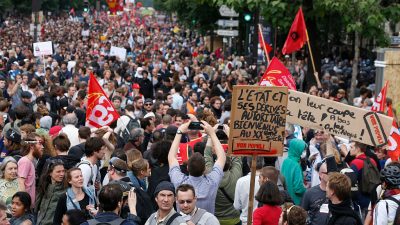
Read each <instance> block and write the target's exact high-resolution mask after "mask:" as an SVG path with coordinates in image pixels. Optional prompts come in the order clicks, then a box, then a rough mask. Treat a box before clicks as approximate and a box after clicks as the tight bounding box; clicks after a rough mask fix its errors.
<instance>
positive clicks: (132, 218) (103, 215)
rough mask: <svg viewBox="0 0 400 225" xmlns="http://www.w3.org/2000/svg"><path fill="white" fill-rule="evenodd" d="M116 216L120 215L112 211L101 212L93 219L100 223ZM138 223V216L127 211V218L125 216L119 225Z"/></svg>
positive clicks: (86, 223)
mask: <svg viewBox="0 0 400 225" xmlns="http://www.w3.org/2000/svg"><path fill="white" fill-rule="evenodd" d="M118 218H120V217H119V216H118V215H117V214H115V213H113V212H101V213H98V214H97V215H96V216H95V217H94V219H96V220H97V221H99V222H102V223H107V222H111V221H113V220H116V219H118ZM139 223H140V218H139V217H137V216H135V215H132V214H130V213H129V214H128V218H126V219H125V221H124V222H122V223H121V225H138V224H139ZM81 225H89V223H88V222H84V223H82V224H81Z"/></svg>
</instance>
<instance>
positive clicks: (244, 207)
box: [233, 157, 264, 224]
mask: <svg viewBox="0 0 400 225" xmlns="http://www.w3.org/2000/svg"><path fill="white" fill-rule="evenodd" d="M247 164H248V165H249V167H250V168H251V157H248V158H247ZM263 164H264V158H263V157H257V164H256V177H255V186H254V196H255V195H256V194H257V192H258V189H259V188H260V184H259V182H257V180H258V176H259V175H260V171H261V169H262V167H263ZM250 178H251V172H250V173H248V174H247V175H246V176H244V177H241V178H239V180H238V181H237V182H236V188H235V199H234V202H233V207H235V209H237V210H240V211H241V213H240V220H241V221H242V224H247V212H248V207H249V194H250ZM253 204H254V205H253V211H254V210H255V209H256V208H257V205H258V201H256V200H255V199H254V202H253Z"/></svg>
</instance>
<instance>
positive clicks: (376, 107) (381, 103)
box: [371, 81, 388, 113]
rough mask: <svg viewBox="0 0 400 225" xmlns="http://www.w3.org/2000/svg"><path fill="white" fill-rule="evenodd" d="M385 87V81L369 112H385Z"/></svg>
mask: <svg viewBox="0 0 400 225" xmlns="http://www.w3.org/2000/svg"><path fill="white" fill-rule="evenodd" d="M387 87H388V82H387V81H386V83H385V86H383V88H382V90H381V92H380V93H379V95H378V96H376V98H375V101H374V104H373V105H372V107H371V111H374V112H383V113H384V112H385V106H386V92H387Z"/></svg>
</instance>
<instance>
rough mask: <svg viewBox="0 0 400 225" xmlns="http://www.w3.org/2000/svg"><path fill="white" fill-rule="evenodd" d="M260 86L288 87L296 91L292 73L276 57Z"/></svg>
mask: <svg viewBox="0 0 400 225" xmlns="http://www.w3.org/2000/svg"><path fill="white" fill-rule="evenodd" d="M259 85H260V86H286V87H288V88H289V89H290V90H296V83H295V82H294V80H293V77H292V75H291V74H290V71H289V70H288V69H287V68H286V67H285V65H283V64H282V63H281V61H279V59H278V58H276V57H274V58H272V60H271V62H270V63H269V65H268V68H267V70H266V71H265V73H264V75H263V76H262V78H261V81H260V83H259Z"/></svg>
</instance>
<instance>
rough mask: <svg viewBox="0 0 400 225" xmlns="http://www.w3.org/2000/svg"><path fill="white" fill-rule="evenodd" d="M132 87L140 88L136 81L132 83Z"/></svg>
mask: <svg viewBox="0 0 400 225" xmlns="http://www.w3.org/2000/svg"><path fill="white" fill-rule="evenodd" d="M132 89H140V85H139V84H138V83H134V84H132Z"/></svg>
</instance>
